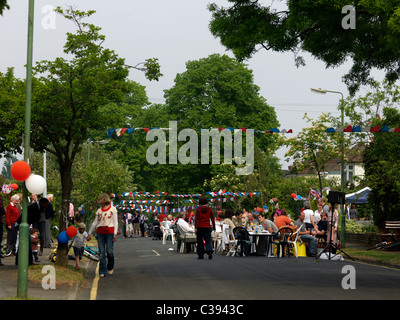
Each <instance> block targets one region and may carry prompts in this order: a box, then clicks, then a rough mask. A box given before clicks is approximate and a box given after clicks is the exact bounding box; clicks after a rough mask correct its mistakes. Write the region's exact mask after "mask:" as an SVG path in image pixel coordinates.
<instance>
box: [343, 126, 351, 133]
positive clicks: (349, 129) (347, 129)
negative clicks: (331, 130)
mask: <svg viewBox="0 0 400 320" xmlns="http://www.w3.org/2000/svg"><path fill="white" fill-rule="evenodd" d="M352 131H353V127H352V126H347V127H346V128H344V130H343V132H352Z"/></svg>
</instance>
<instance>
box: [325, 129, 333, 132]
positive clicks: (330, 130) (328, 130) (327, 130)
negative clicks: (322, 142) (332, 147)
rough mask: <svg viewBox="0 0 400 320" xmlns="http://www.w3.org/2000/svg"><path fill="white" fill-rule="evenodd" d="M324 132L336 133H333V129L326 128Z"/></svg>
mask: <svg viewBox="0 0 400 320" xmlns="http://www.w3.org/2000/svg"><path fill="white" fill-rule="evenodd" d="M325 132H336V131H335V128H328V129H326V130H325Z"/></svg>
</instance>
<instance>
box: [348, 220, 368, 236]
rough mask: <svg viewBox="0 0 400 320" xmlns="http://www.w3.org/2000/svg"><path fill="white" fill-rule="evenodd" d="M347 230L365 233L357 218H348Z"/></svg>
mask: <svg viewBox="0 0 400 320" xmlns="http://www.w3.org/2000/svg"><path fill="white" fill-rule="evenodd" d="M346 231H347V232H350V233H363V232H364V231H363V228H362V227H361V226H360V225H359V224H358V223H357V221H355V220H347V219H346Z"/></svg>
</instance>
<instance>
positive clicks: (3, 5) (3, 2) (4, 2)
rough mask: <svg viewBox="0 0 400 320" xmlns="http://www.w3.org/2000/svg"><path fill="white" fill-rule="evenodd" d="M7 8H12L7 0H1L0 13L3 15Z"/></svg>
mask: <svg viewBox="0 0 400 320" xmlns="http://www.w3.org/2000/svg"><path fill="white" fill-rule="evenodd" d="M5 9H10V6H9V5H8V4H7V0H0V15H3V12H4V10H5Z"/></svg>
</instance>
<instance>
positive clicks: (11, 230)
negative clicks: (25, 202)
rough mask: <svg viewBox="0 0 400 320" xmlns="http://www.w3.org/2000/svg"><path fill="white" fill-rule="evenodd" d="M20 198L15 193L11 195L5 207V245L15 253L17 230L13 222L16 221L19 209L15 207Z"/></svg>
mask: <svg viewBox="0 0 400 320" xmlns="http://www.w3.org/2000/svg"><path fill="white" fill-rule="evenodd" d="M19 200H20V198H19V196H18V195H17V194H15V195H13V196H12V197H11V201H10V203H9V204H8V206H7V208H6V224H7V246H8V247H9V248H10V249H11V251H12V254H13V255H15V252H16V247H15V245H16V243H17V235H18V230H17V229H16V228H15V223H16V222H17V220H18V218H19V216H20V214H21V213H20V211H19V210H18V208H17V204H18V202H19Z"/></svg>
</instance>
